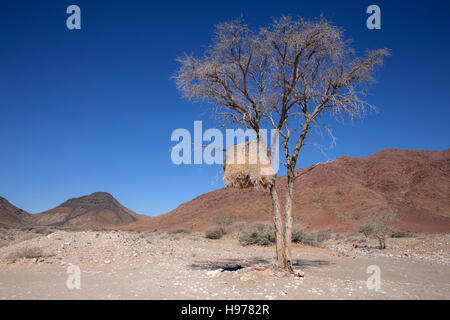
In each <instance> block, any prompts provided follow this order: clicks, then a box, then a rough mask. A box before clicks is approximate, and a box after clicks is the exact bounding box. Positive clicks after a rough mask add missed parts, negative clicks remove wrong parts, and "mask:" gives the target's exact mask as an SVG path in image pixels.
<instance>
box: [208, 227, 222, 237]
mask: <svg viewBox="0 0 450 320" xmlns="http://www.w3.org/2000/svg"><path fill="white" fill-rule="evenodd" d="M222 236H223V233H222V230H221V229H220V227H218V226H215V227H211V228H209V229H207V230H206V231H205V237H206V238H207V239H214V240H215V239H220V238H222Z"/></svg>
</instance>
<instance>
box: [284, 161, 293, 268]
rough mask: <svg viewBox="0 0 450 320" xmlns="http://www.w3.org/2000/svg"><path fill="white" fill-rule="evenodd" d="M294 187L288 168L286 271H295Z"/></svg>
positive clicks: (285, 232)
mask: <svg viewBox="0 0 450 320" xmlns="http://www.w3.org/2000/svg"><path fill="white" fill-rule="evenodd" d="M293 189H294V176H293V171H292V170H291V169H288V174H287V185H286V202H285V208H284V243H285V247H284V251H285V256H286V271H288V272H290V273H294V269H293V268H292V194H293Z"/></svg>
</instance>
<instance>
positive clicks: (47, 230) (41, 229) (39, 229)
mask: <svg viewBox="0 0 450 320" xmlns="http://www.w3.org/2000/svg"><path fill="white" fill-rule="evenodd" d="M32 231H33V232H34V233H38V234H43V235H46V236H47V235H49V234H51V233H53V232H55V231H54V230H52V229H50V228H47V227H37V228H34V229H33V230H32Z"/></svg>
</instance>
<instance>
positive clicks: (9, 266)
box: [0, 229, 450, 299]
mask: <svg viewBox="0 0 450 320" xmlns="http://www.w3.org/2000/svg"><path fill="white" fill-rule="evenodd" d="M2 238H3V240H2V242H1V244H2V247H1V248H0V299H449V298H450V235H431V234H414V236H413V237H408V238H390V239H388V240H387V249H385V250H379V249H377V248H376V246H377V242H376V241H375V239H371V240H368V241H365V240H364V237H363V236H362V235H360V234H335V235H334V236H333V237H332V238H331V239H328V240H326V241H324V242H323V243H321V245H320V247H311V246H304V245H294V247H293V257H294V259H295V269H296V270H302V271H303V272H304V274H305V276H304V277H303V278H299V277H294V276H286V275H283V274H279V273H277V272H274V271H273V270H274V269H272V268H271V264H272V263H273V261H274V254H275V252H274V251H275V250H274V247H273V246H268V247H261V246H246V247H243V246H241V245H240V244H239V242H238V240H237V236H236V234H229V235H226V236H225V237H224V238H222V239H219V240H211V239H206V238H205V237H204V234H203V233H183V232H178V233H176V232H173V233H170V232H131V231H118V230H102V231H66V230H55V231H51V232H49V231H45V230H44V231H42V230H40V231H39V230H38V231H36V230H25V231H24V230H14V229H3V231H2ZM71 265H74V266H77V267H79V268H80V271H81V275H80V284H81V286H80V289H76V288H75V289H69V288H68V287H67V285H66V282H67V279H68V277H69V276H70V274H68V273H67V271H68V267H69V266H71ZM371 265H376V266H378V267H379V268H380V271H381V274H380V276H381V283H380V288H379V290H374V289H368V287H367V279H368V278H369V276H370V274H368V273H367V267H368V266H371Z"/></svg>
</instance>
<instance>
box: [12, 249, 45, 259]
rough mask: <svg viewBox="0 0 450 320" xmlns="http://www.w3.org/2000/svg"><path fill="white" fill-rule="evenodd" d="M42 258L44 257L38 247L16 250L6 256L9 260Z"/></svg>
mask: <svg viewBox="0 0 450 320" xmlns="http://www.w3.org/2000/svg"><path fill="white" fill-rule="evenodd" d="M42 257H44V254H43V252H42V250H41V248H39V247H30V248H21V249H17V251H14V252H11V253H10V254H9V255H8V258H9V259H24V258H25V259H34V258H42Z"/></svg>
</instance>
